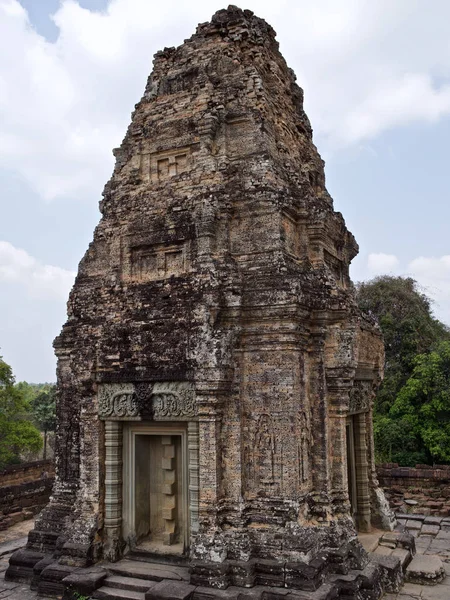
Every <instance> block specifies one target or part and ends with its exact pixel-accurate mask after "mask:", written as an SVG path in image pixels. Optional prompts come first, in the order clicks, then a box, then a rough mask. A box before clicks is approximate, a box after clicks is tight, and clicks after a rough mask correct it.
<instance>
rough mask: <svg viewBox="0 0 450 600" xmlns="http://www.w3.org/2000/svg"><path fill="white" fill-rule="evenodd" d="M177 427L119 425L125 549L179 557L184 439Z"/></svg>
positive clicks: (184, 538) (184, 517) (184, 529)
mask: <svg viewBox="0 0 450 600" xmlns="http://www.w3.org/2000/svg"><path fill="white" fill-rule="evenodd" d="M186 433H187V432H186V430H185V428H183V427H180V428H177V427H174V426H172V425H170V424H167V425H162V424H158V425H151V424H150V425H144V424H127V425H125V427H124V451H125V456H124V458H125V460H124V478H123V481H124V484H123V485H124V494H123V498H124V511H123V528H124V537H125V539H126V540H127V541H128V544H129V547H130V549H131V550H139V551H144V552H150V553H154V554H166V555H168V554H171V555H173V554H176V555H181V554H184V553H185V551H186V549H187V547H188V535H189V531H188V530H189V519H188V514H189V511H188V502H187V497H188V496H187V477H188V464H187V455H188V453H187V446H186V444H187V435H186Z"/></svg>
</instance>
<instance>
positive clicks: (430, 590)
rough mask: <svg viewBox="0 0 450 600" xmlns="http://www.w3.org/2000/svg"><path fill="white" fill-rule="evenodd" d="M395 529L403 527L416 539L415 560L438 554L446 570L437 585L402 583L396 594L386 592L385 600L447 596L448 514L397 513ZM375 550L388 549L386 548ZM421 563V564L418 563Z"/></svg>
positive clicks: (449, 560)
mask: <svg viewBox="0 0 450 600" xmlns="http://www.w3.org/2000/svg"><path fill="white" fill-rule="evenodd" d="M396 516H397V527H396V529H397V530H401V529H403V528H404V529H406V530H407V531H409V533H411V534H412V535H413V536H414V538H415V542H416V559H415V560H416V562H420V557H421V556H423V557H424V558H426V557H434V556H437V557H439V558H440V559H441V561H442V566H443V568H444V571H445V577H444V579H443V581H441V582H440V583H438V584H437V585H423V584H422V585H420V584H416V583H405V585H404V586H403V587H402V589H401V591H400V592H399V593H398V594H386V595H385V596H384V600H418V599H420V600H450V518H447V517H430V516H425V515H414V514H397V515H396ZM376 551H378V552H382V553H383V552H384V553H389V548H386V547H385V549H384V550H381V546H378V548H377V550H376ZM419 567H420V565H419Z"/></svg>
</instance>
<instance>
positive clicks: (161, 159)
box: [141, 146, 192, 183]
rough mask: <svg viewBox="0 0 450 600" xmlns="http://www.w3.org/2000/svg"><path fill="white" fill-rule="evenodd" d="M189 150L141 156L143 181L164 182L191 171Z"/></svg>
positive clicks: (186, 148) (188, 147)
mask: <svg viewBox="0 0 450 600" xmlns="http://www.w3.org/2000/svg"><path fill="white" fill-rule="evenodd" d="M191 159H192V156H191V148H190V146H187V147H184V148H174V149H172V150H164V151H162V152H155V153H153V154H143V155H142V156H141V176H142V179H144V181H149V180H150V181H152V183H160V182H164V181H166V180H168V179H170V178H171V177H174V176H175V175H181V173H184V172H186V171H189V170H190V169H191Z"/></svg>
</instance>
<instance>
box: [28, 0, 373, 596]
mask: <svg viewBox="0 0 450 600" xmlns="http://www.w3.org/2000/svg"><path fill="white" fill-rule="evenodd" d="M114 154H115V157H116V166H115V169H114V173H113V176H112V178H111V180H110V181H109V182H108V183H107V185H106V187H105V191H104V195H103V200H102V201H101V203H100V209H101V213H102V218H101V221H100V223H99V225H98V226H97V228H96V230H95V233H94V239H93V242H92V243H91V245H90V247H89V249H88V251H87V253H86V255H85V256H84V258H83V260H82V261H81V263H80V267H79V272H78V275H77V279H76V282H75V285H74V288H73V290H72V292H71V295H70V299H69V304H68V320H67V323H66V324H65V325H64V327H63V330H62V333H61V335H60V336H59V337H58V338H57V339H56V340H55V349H56V353H57V356H58V389H59V402H58V432H57V443H58V451H57V460H56V465H57V480H56V485H55V490H54V495H53V498H52V501H51V502H50V504H49V506H48V507H47V509H46V510H45V511H44V512H43V513H42V515H41V517H40V518H39V519H38V521H37V524H36V528H35V530H34V532H32V534H30V538H29V543H28V548H29V550H30V551H34V552H51V551H54V549H55V548H58V556H59V563H60V565H67V566H68V567H69V566H74V565H78V566H85V565H86V564H89V563H90V562H92V561H96V560H97V559H99V558H101V557H104V556H106V557H108V558H112V559H117V558H119V557H120V556H122V555H123V553H124V552H126V551H127V549H129V547H130V544H131V545H132V543H133V541H132V540H131V539H125V538H126V536H125V538H124V534H123V531H124V530H123V519H125V517H124V515H125V514H126V509H123V506H125V505H126V499H125V498H124V497H123V496H122V495H123V493H125V488H124V487H123V486H124V485H125V484H124V483H123V481H122V476H125V471H124V470H123V464H125V463H124V460H125V458H124V456H125V454H124V453H126V452H127V450H126V443H125V442H126V436H125V438H123V437H122V431H124V432H126V427H127V426H128V425H127V423H128V422H135V421H136V422H137V421H140V422H162V421H164V420H166V421H171V422H174V423H175V422H176V423H178V424H179V426H180V427H187V430H186V431H187V432H188V438H189V455H190V457H189V461H190V462H189V466H188V471H189V477H190V478H191V479H190V481H191V482H193V481H195V485H193V486H191V487H192V489H193V490H195V492H192V494H191V496H190V499H189V510H190V511H191V512H190V515H191V516H190V519H191V521H190V524H189V532H190V533H189V553H190V554H189V556H190V558H191V560H192V561H193V564H194V568H193V578H194V579H195V578H196V582H197V583H209V584H211V582H212V583H213V584H214V585H216V586H217V587H226V585H228V584H229V583H233V582H235V583H236V582H237V579H236V577H237V576H236V577H235V576H234V575H233V574H232V569H231V571H230V570H229V569H228V567H227V568H225V567H224V566H223V565H224V564H225V562H226V561H229V560H238V561H249V560H250V559H255V560H256V559H261V560H262V559H266V560H273V561H287V560H301V561H306V562H308V561H310V560H312V559H313V558H314V557H316V556H317V555H318V553H319V552H321V551H323V550H324V549H330V548H334V549H336V548H339V547H340V546H341V545H342V544H343V543H346V542H348V541H349V540H351V539H352V538H353V537H354V535H355V528H354V524H353V521H352V519H351V512H350V500H349V491H348V485H349V483H348V470H347V458H346V452H347V445H346V419H347V418H348V416H349V414H355V415H363V416H362V417H358V419H359V420H358V425H357V430H358V431H359V432H360V433H359V435H360V438H359V441H360V446H361V447H359V450H358V451H359V452H360V455H358V456H359V458H358V460H359V463H358V464H359V467H360V471H358V473H359V475H358V477H360V479H361V478H362V479H361V481H363V480H364V481H363V483H361V482H360V483H358V485H359V487H358V494H359V505H360V514H356V517H355V518H356V521H358V522H359V523H360V525H361V527H363V528H366V529H367V528H369V527H370V524H371V520H372V521H373V520H376V517H377V514H378V511H379V506H378V505H377V503H376V500H374V495H373V494H374V490H376V488H377V482H376V478H375V471H374V467H373V456H372V455H371V449H370V440H369V441H368V442H367V440H368V437H367V436H369V437H370V411H371V403H372V399H373V395H374V393H375V390H376V387H377V385H378V383H379V381H380V378H381V375H382V365H383V345H382V341H381V337H380V334H379V331H378V330H377V329H376V328H375V327H374V326H373V325H371V324H369V323H368V322H366V321H365V320H364V318H363V317H362V316H361V315H360V313H359V311H358V309H357V305H356V301H355V294H354V289H353V287H352V284H351V282H350V279H349V264H350V261H351V260H352V258H353V257H354V256H355V255H356V253H357V251H358V247H357V244H356V242H355V240H354V238H353V236H352V234H351V233H350V232H349V231H348V230H347V229H346V226H345V222H344V220H343V218H342V215H341V214H340V213H337V212H335V211H334V209H333V202H332V199H331V197H330V195H329V194H328V192H327V189H326V187H325V175H324V164H323V161H322V159H321V158H320V156H319V154H318V152H317V150H316V148H315V146H314V144H313V142H312V130H311V126H310V123H309V121H308V118H307V116H306V114H305V112H304V110H303V92H302V90H301V89H300V88H299V87H298V86H297V84H296V82H295V75H294V73H293V72H292V70H290V69H289V68H288V67H287V65H286V63H285V61H284V59H283V57H282V56H281V54H280V52H279V49H278V43H277V42H276V40H275V32H274V31H273V29H272V28H271V27H270V26H269V25H268V24H267V23H266V22H265V21H263V20H262V19H259V18H257V17H256V16H254V15H253V13H251V12H250V11H242V10H240V9H238V8H236V7H229V8H228V9H227V10H223V11H219V12H217V13H216V14H215V15H214V16H213V18H212V20H211V22H209V23H204V24H201V25H199V26H198V28H197V31H196V33H195V34H194V35H193V36H192V38H190V39H189V40H186V41H185V43H184V44H183V45H181V46H179V47H178V48H166V49H164V50H163V51H161V52H158V53H157V54H156V55H155V59H154V68H153V72H152V74H151V75H150V77H149V79H148V82H147V86H146V89H145V93H144V96H143V98H142V99H141V101H140V102H139V103H138V104H137V105H136V108H135V111H134V112H133V115H132V122H131V125H130V126H129V128H128V131H127V133H126V136H125V138H124V141H123V142H122V145H121V146H120V148H118V149H116V150H115V151H114ZM114 386H119V387H118V388H114ZM158 386H159V387H158ZM170 386H172V387H170ZM176 386H181V387H176ZM114 390H115V391H114ZM180 390H181V391H180ZM183 390H184V391H183ZM355 390H356V391H355ZM113 392H114V393H113ZM116 392H117V393H116ZM191 392H192V396H190V395H189V394H191ZM183 394H184V395H183ZM186 394H188V395H189V398H191V400H189V402H190V404H189V402H188V405H189V407H190V408H188V409H187V408H186V406H187V405H186V402H187V400H186V398H187V396H186ZM353 396H355V397H357V399H356V400H352V398H353ZM157 398H160V400H157ZM161 398H162V400H161ZM164 398H171V400H170V402H172V404H171V406H176V407H179V406H181V404H177V403H180V402H184V404H183V405H182V406H183V408H180V409H179V410H178V408H177V409H176V410H175V411H174V412H172V413H170V411H168V410H165V409H164V410H165V412H164V410H163V408H161V407H163V406H165V404H164V402H166V400H165V399H164ZM173 398H175V400H174V399H173ZM180 398H181V400H180ZM183 398H184V400H182V399H183ZM352 402H353V404H352ZM358 402H359V404H358ZM158 403H159V404H158ZM173 403H175V404H173ZM351 405H352V406H353V409H351ZM352 410H353V412H352ZM108 411H109V412H108ZM161 411H163V412H161ZM355 427H356V426H355ZM124 440H125V442H124ZM111 465H112V466H111ZM361 474H362V475H361ZM123 510H125V512H123ZM193 515H195V516H193ZM252 564H253V563H252ZM205 565H209V567H208V568H206V567H205ZM211 565H213V566H211ZM214 565H215V566H214ZM230 568H231V567H230ZM227 569H228V570H227ZM251 569H254V566H252V567H251ZM251 569H250V570H251ZM230 573H231V575H230ZM248 576H249V577H250V575H248ZM233 577H234V579H233ZM283 577H284V575H283Z"/></svg>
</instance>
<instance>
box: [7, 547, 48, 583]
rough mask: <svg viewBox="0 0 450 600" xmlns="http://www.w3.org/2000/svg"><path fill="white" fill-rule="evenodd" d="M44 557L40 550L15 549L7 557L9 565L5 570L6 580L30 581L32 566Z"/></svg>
mask: <svg viewBox="0 0 450 600" xmlns="http://www.w3.org/2000/svg"><path fill="white" fill-rule="evenodd" d="M43 558H44V554H42V553H41V552H35V551H33V550H27V549H26V548H25V549H22V550H17V552H14V554H13V555H12V556H11V558H10V559H9V567H8V568H7V570H6V572H5V580H6V581H20V582H27V583H31V580H32V579H33V568H34V566H35V565H36V564H37V563H38V562H39V561H40V560H42V559H43Z"/></svg>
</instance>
